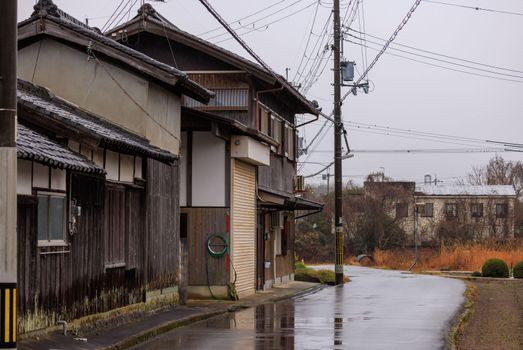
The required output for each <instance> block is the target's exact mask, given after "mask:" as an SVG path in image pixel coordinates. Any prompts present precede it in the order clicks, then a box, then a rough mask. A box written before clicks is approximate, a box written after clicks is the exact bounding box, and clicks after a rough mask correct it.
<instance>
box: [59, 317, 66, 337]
mask: <svg viewBox="0 0 523 350" xmlns="http://www.w3.org/2000/svg"><path fill="white" fill-rule="evenodd" d="M57 323H58V324H61V325H62V326H64V335H67V321H64V320H62V321H58V322H57Z"/></svg>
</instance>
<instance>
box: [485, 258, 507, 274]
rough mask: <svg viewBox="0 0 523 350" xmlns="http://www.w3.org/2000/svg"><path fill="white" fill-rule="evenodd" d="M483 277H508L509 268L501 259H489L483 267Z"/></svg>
mask: <svg viewBox="0 0 523 350" xmlns="http://www.w3.org/2000/svg"><path fill="white" fill-rule="evenodd" d="M481 274H482V275H483V277H503V278H508V276H509V269H508V266H507V264H506V263H505V262H504V261H503V260H501V259H488V260H487V261H485V263H484V264H483V267H482V268H481Z"/></svg>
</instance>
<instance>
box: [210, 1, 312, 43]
mask: <svg viewBox="0 0 523 350" xmlns="http://www.w3.org/2000/svg"><path fill="white" fill-rule="evenodd" d="M303 1H305V0H297V1H294V2H293V3H291V4H289V5H287V6H285V7H283V8H281V9H279V10H277V11H274V12H271V13H269V14H268V15H265V16H263V17H261V18H259V19H257V20H254V21H251V22H248V23H244V24H241V23H240V27H238V28H236V29H234V30H239V29H242V28H245V27H247V26H250V25H254V24H256V23H257V22H260V21H262V20H264V19H267V18H270V17H272V16H274V15H278V14H280V13H281V12H282V11H283V10H286V9H288V8H291V7H293V6H294V5H296V4H299V3H300V2H303ZM315 3H316V1H314V2H313V3H312V4H315ZM264 26H266V25H264ZM224 35H227V32H225V33H220V34H216V35H214V36H211V37H209V38H206V40H208V41H210V40H212V39H216V38H219V37H221V36H224Z"/></svg>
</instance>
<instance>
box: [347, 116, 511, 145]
mask: <svg viewBox="0 0 523 350" xmlns="http://www.w3.org/2000/svg"><path fill="white" fill-rule="evenodd" d="M347 123H348V124H355V125H359V126H364V127H369V128H374V129H381V130H385V131H389V132H398V133H409V134H413V135H419V136H425V137H433V138H440V139H447V140H456V141H468V142H472V143H486V142H488V140H486V139H479V138H473V137H466V136H456V135H449V134H442V133H434V132H427V131H417V130H412V129H402V128H396V127H390V126H385V125H377V124H368V123H361V122H354V121H348V122H347ZM493 142H494V141H493ZM503 144H505V143H503Z"/></svg>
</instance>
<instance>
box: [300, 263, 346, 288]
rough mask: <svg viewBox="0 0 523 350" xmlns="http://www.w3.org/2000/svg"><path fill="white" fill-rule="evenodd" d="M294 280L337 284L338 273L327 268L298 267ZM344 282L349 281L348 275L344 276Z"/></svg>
mask: <svg viewBox="0 0 523 350" xmlns="http://www.w3.org/2000/svg"><path fill="white" fill-rule="evenodd" d="M294 280H296V281H302V282H313V283H323V284H329V285H334V284H336V274H335V273H334V271H332V270H327V269H321V270H316V269H311V268H310V267H302V268H296V271H295V272H294ZM344 282H349V278H348V277H346V276H345V277H344Z"/></svg>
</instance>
